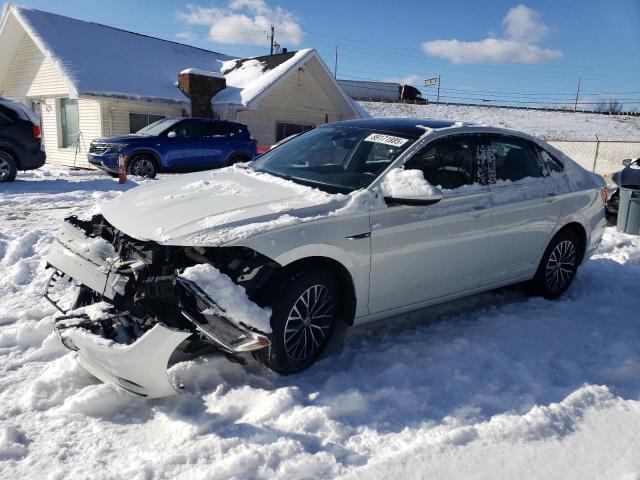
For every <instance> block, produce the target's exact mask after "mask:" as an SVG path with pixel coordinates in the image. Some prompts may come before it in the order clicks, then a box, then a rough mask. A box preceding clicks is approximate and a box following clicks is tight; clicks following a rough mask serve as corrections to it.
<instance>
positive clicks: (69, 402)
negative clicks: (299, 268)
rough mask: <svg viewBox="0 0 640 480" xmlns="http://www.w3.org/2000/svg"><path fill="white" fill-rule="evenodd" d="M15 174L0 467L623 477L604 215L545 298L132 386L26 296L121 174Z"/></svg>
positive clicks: (41, 472) (628, 304) (178, 368)
mask: <svg viewBox="0 0 640 480" xmlns="http://www.w3.org/2000/svg"><path fill="white" fill-rule="evenodd" d="M159 178H160V179H159V180H157V182H164V181H165V176H164V175H160V176H159ZM18 179H19V181H17V182H15V183H12V184H4V185H3V186H2V188H1V189H0V298H1V299H2V302H1V303H0V477H2V478H65V479H66V478H68V479H75V478H87V477H92V478H107V477H108V478H139V477H149V478H229V477H233V476H235V477H236V478H257V479H261V478H265V479H266V478H269V479H272V478H276V479H277V478H287V479H296V478H336V477H346V478H373V479H375V478H415V477H422V478H464V479H489V478H496V477H499V478H518V479H535V480H544V479H557V478H562V479H563V480H585V479H594V480H595V479H602V478H607V479H609V478H612V479H636V478H637V476H638V472H640V456H639V455H638V454H637V452H638V451H640V437H639V436H638V431H640V350H639V349H638V345H639V344H640V320H639V318H638V312H639V311H640V296H638V295H637V290H638V285H639V284H640V237H633V236H628V235H624V234H620V233H618V232H616V230H615V229H611V228H609V229H607V231H606V233H605V236H604V240H603V243H602V246H601V247H600V249H599V250H598V252H597V253H596V255H595V256H594V257H593V258H592V259H590V260H588V261H586V262H585V263H584V264H583V265H582V266H581V267H580V270H579V272H578V275H577V277H576V280H575V283H574V285H573V286H572V287H571V289H570V290H569V291H568V292H567V294H566V296H565V297H563V298H562V299H560V300H558V301H546V300H543V299H541V298H529V297H527V296H526V295H525V292H524V291H523V290H522V289H521V288H519V287H513V288H506V289H501V290H498V291H494V292H489V293H485V294H481V295H476V296H474V297H471V298H467V299H464V300H458V301H456V302H452V303H450V304H446V305H443V306H440V307H435V308H432V309H429V310H426V311H424V312H419V313H415V314H412V315H410V316H406V317H405V318H399V319H388V320H385V321H383V322H378V323H376V324H368V325H364V326H361V327H357V328H354V329H352V330H350V332H349V335H348V336H347V338H346V340H345V345H344V347H343V348H338V347H337V346H334V348H333V349H332V351H331V352H329V353H328V355H327V356H326V357H325V358H323V359H321V360H320V361H319V363H318V364H317V365H316V366H314V367H312V368H310V369H309V370H306V371H305V372H303V373H301V374H299V375H294V376H287V377H279V376H276V375H272V374H269V373H268V372H265V370H264V369H263V368H261V367H260V366H259V365H256V364H255V363H252V362H251V360H250V359H249V364H248V365H246V366H243V365H237V364H233V363H230V362H229V361H228V360H227V359H226V358H225V357H223V356H217V355H211V356H207V357H204V358H199V359H197V360H192V361H185V362H181V363H178V364H176V365H175V366H173V367H172V368H171V369H170V372H169V373H170V374H171V375H172V376H175V377H177V378H179V379H181V380H182V381H183V382H184V384H185V390H184V392H183V393H182V394H181V395H178V396H176V397H172V398H166V399H161V400H155V401H145V400H144V399H139V398H134V397H132V396H130V395H128V394H126V393H123V392H121V391H119V390H116V389H115V388H114V387H112V386H110V385H105V384H102V383H100V382H98V381H97V380H96V379H95V378H93V377H92V376H91V375H90V374H89V373H87V372H85V371H84V370H83V369H82V368H81V367H80V366H79V365H78V364H77V362H76V361H75V359H74V354H73V353H71V352H69V351H68V350H66V349H64V347H62V346H61V345H60V341H59V339H58V338H57V336H56V334H54V333H53V316H54V315H55V314H56V312H55V310H54V308H53V307H52V306H51V305H49V304H48V303H47V302H46V301H45V300H44V299H43V298H42V290H43V288H44V284H45V282H46V275H45V273H44V264H45V255H46V252H47V251H48V248H49V246H50V244H51V242H52V241H53V234H54V232H55V231H56V230H57V229H58V228H59V225H60V223H61V221H62V219H63V218H64V217H65V216H67V215H69V214H70V213H79V212H81V211H85V210H93V209H94V208H93V207H92V205H93V203H94V202H102V201H104V200H105V199H108V198H113V197H115V196H117V195H119V194H120V193H121V192H122V190H123V189H124V188H130V187H131V185H125V186H119V185H118V183H117V181H116V182H114V181H113V180H111V179H110V178H108V177H106V176H104V175H103V174H95V173H87V172H62V171H55V170H42V171H36V172H31V173H29V174H25V175H21V176H19V177H18ZM144 188H146V187H141V189H144ZM436 206H437V205H436Z"/></svg>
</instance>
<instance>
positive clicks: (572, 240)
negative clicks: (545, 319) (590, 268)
mask: <svg viewBox="0 0 640 480" xmlns="http://www.w3.org/2000/svg"><path fill="white" fill-rule="evenodd" d="M580 256H581V247H580V241H579V240H578V237H577V236H576V234H575V233H573V232H572V231H570V230H564V231H562V232H560V233H559V234H557V235H556V236H555V237H553V239H552V240H551V243H549V246H548V247H547V249H546V250H545V252H544V255H543V256H542V260H540V265H539V266H538V270H537V272H536V275H535V277H533V280H531V282H530V287H531V291H532V293H533V294H534V295H540V296H542V297H544V298H546V299H548V300H552V299H555V298H558V297H560V296H561V295H562V294H563V293H564V292H566V291H567V290H568V289H569V287H570V286H571V283H572V282H573V279H574V278H575V276H576V272H577V271H578V264H579V262H580Z"/></svg>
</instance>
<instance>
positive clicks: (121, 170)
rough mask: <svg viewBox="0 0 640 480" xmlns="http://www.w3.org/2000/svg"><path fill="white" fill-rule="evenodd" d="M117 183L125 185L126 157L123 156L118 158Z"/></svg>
mask: <svg viewBox="0 0 640 480" xmlns="http://www.w3.org/2000/svg"><path fill="white" fill-rule="evenodd" d="M118 183H127V157H126V155H123V154H120V155H119V156H118Z"/></svg>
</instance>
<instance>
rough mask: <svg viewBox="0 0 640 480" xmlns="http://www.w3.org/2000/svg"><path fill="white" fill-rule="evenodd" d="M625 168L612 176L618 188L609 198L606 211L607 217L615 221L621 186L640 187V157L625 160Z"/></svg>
mask: <svg viewBox="0 0 640 480" xmlns="http://www.w3.org/2000/svg"><path fill="white" fill-rule="evenodd" d="M622 165H624V168H623V169H622V170H620V171H619V172H616V173H614V174H613V175H612V176H611V180H612V181H613V183H615V184H616V187H617V188H616V190H615V192H613V193H612V194H611V195H610V196H609V199H608V200H607V203H606V206H605V211H606V213H607V219H608V220H609V221H610V222H614V223H615V219H616V218H617V217H618V208H619V207H620V187H626V188H635V189H640V158H638V159H636V160H630V159H627V160H623V161H622Z"/></svg>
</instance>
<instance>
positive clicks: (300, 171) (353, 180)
mask: <svg viewBox="0 0 640 480" xmlns="http://www.w3.org/2000/svg"><path fill="white" fill-rule="evenodd" d="M415 140H416V139H415V138H408V137H405V136H402V135H398V134H396V133H389V132H383V131H378V130H371V129H368V128H361V127H356V126H351V125H344V124H342V125H340V124H338V125H333V126H332V125H327V126H322V127H319V128H316V129H314V130H311V131H309V132H306V133H303V134H301V135H299V136H298V137H295V138H292V139H291V140H289V141H287V142H285V143H283V144H282V145H279V146H278V147H276V148H274V149H273V150H271V151H269V152H267V153H265V154H264V155H262V156H260V157H259V158H257V159H256V160H255V161H254V162H253V164H252V165H251V167H252V168H253V169H254V170H256V171H258V172H265V173H270V174H272V175H276V176H278V177H283V178H286V179H289V180H292V181H294V182H297V183H301V184H304V185H309V186H313V187H317V188H319V189H321V190H324V191H327V192H330V193H349V192H352V191H354V190H358V189H361V188H364V187H367V186H369V185H370V184H371V182H373V181H374V180H375V179H376V177H378V175H380V174H381V173H382V172H383V171H384V170H385V169H386V168H387V167H388V166H389V164H391V162H393V161H394V160H395V159H396V158H397V157H398V155H400V153H402V152H403V151H404V150H406V148H407V147H408V146H409V145H411V144H412V143H413V142H414V141H415Z"/></svg>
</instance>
